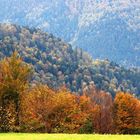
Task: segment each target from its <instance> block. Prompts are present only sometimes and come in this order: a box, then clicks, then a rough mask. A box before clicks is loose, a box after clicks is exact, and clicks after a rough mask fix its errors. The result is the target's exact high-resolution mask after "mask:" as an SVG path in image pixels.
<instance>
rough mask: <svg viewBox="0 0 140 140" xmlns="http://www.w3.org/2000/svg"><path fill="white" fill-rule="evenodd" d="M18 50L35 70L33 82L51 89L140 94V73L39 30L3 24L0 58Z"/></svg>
mask: <svg viewBox="0 0 140 140" xmlns="http://www.w3.org/2000/svg"><path fill="white" fill-rule="evenodd" d="M14 50H16V51H18V52H19V54H20V55H21V56H22V57H23V60H24V61H25V62H27V63H29V64H31V65H32V66H33V68H34V70H35V74H34V77H33V83H37V82H39V83H44V84H47V85H49V86H50V87H52V88H58V87H59V86H62V85H66V87H67V88H69V89H70V90H71V91H73V92H79V93H82V92H83V90H87V89H88V87H89V86H91V85H92V86H93V85H94V84H95V85H96V87H97V88H99V89H102V90H105V91H107V92H110V93H111V94H112V95H113V96H114V94H115V92H116V91H119V90H123V91H129V92H132V93H135V94H137V95H139V94H140V81H139V79H140V71H138V70H137V69H131V70H127V69H124V68H123V67H120V66H119V65H117V64H115V63H113V62H109V61H108V60H104V61H99V60H96V61H95V60H92V58H91V57H90V56H89V55H88V54H87V53H85V52H83V51H82V50H81V49H77V48H76V49H75V50H73V49H72V46H71V45H69V44H67V43H65V42H64V41H62V40H61V39H60V38H56V37H54V36H53V35H52V34H48V33H44V32H41V31H40V30H38V29H33V28H32V29H29V28H27V27H20V26H16V25H11V24H0V59H2V58H4V57H5V56H10V55H11V54H12V52H13V51H14Z"/></svg>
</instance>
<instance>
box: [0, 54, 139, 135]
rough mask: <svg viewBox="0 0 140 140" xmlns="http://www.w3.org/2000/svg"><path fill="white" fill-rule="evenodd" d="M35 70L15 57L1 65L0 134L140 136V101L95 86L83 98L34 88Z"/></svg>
mask: <svg viewBox="0 0 140 140" xmlns="http://www.w3.org/2000/svg"><path fill="white" fill-rule="evenodd" d="M30 76H31V68H30V66H29V65H28V64H26V63H25V62H23V61H22V59H21V58H20V57H19V56H18V55H17V53H14V54H13V55H12V57H10V58H6V59H4V60H2V61H1V62H0V132H47V133H102V134H110V133H120V134H140V100H138V99H137V98H135V97H134V96H133V95H131V94H129V93H123V92H120V93H117V95H116V97H115V99H114V100H113V98H112V96H111V95H110V94H108V93H106V92H104V91H101V90H98V89H96V87H94V86H92V87H90V89H89V90H88V91H85V92H84V94H83V95H82V96H79V95H74V94H72V93H71V92H70V91H68V90H67V89H66V88H59V89H57V90H53V89H51V88H49V87H48V86H47V85H41V84H36V85H34V86H31V85H30V84H29V79H30Z"/></svg>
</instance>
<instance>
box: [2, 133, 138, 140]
mask: <svg viewBox="0 0 140 140" xmlns="http://www.w3.org/2000/svg"><path fill="white" fill-rule="evenodd" d="M0 140H140V135H80V134H16V133H9V134H0Z"/></svg>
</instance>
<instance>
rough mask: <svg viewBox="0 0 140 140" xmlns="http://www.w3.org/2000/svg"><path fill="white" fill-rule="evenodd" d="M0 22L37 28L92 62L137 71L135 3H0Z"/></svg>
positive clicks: (139, 6) (139, 9)
mask: <svg viewBox="0 0 140 140" xmlns="http://www.w3.org/2000/svg"><path fill="white" fill-rule="evenodd" d="M0 4H1V10H0V21H1V22H12V23H17V24H19V25H28V26H33V27H39V28H41V29H42V30H45V31H48V32H50V33H53V34H54V35H55V36H59V37H61V38H64V39H65V40H66V41H67V42H71V43H72V45H73V46H78V47H81V48H83V50H86V51H88V52H89V53H90V54H91V55H92V56H93V58H99V59H104V58H108V59H109V60H112V61H114V62H117V63H118V64H121V65H124V66H127V67H130V66H131V67H132V66H138V67H140V59H139V56H140V39H139V37H140V2H139V0H125V1H122V0H115V1H114V0H106V1H103V0H100V1H99V0H71V1H69V0H65V1H64V0H57V1H56V0H45V1H44V0H24V1H23V0H6V1H5V0H0Z"/></svg>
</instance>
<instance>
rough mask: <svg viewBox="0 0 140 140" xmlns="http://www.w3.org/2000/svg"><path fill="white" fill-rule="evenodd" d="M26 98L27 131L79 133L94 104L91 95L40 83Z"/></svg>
mask: <svg viewBox="0 0 140 140" xmlns="http://www.w3.org/2000/svg"><path fill="white" fill-rule="evenodd" d="M24 98H25V99H23V101H24V103H23V109H22V110H23V111H22V112H23V115H22V120H23V122H22V126H23V131H26V130H27V131H30V132H35V131H39V132H40V131H41V132H49V133H50V132H51V133H54V132H55V133H75V132H77V133H78V132H82V130H83V129H85V125H86V123H87V121H89V120H90V118H91V115H92V110H93V105H92V104H91V102H90V99H89V98H88V97H86V96H76V95H73V94H71V93H70V92H69V91H67V90H66V89H64V88H62V89H60V90H58V91H54V90H52V89H50V88H48V87H47V86H44V85H39V86H36V87H34V88H33V89H32V90H30V91H28V93H27V94H26V96H25V97H24ZM24 111H26V112H24Z"/></svg>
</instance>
